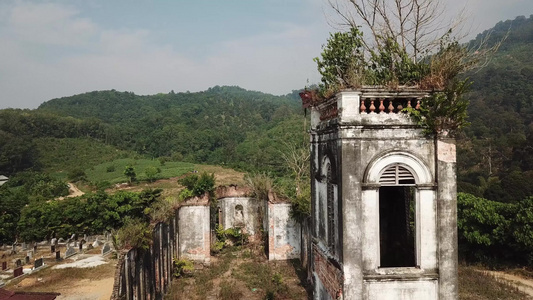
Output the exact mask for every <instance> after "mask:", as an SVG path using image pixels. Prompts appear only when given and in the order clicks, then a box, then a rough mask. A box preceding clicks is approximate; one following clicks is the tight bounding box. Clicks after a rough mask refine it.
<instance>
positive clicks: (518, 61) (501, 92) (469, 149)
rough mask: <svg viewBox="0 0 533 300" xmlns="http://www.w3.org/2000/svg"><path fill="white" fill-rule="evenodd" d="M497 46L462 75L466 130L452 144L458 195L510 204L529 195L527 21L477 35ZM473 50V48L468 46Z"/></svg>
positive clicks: (531, 73)
mask: <svg viewBox="0 0 533 300" xmlns="http://www.w3.org/2000/svg"><path fill="white" fill-rule="evenodd" d="M488 34H490V38H489V39H488V42H489V44H488V45H489V46H492V45H494V44H495V43H497V42H498V41H502V40H503V42H502V43H501V46H500V48H499V50H498V52H497V53H496V54H495V55H494V56H493V57H492V59H491V60H490V61H489V62H488V64H487V66H486V67H484V68H482V69H481V70H479V71H477V72H474V73H472V74H468V76H469V77H470V79H471V80H472V81H473V85H472V92H471V93H470V96H469V98H470V107H469V111H468V112H469V121H470V123H471V126H470V127H467V128H466V129H465V132H464V135H463V136H462V137H461V138H460V139H459V140H458V144H459V151H458V168H459V178H458V179H459V181H460V185H459V187H460V190H461V191H464V192H468V193H472V194H474V195H477V196H482V197H485V198H488V199H491V200H496V201H504V202H516V201H520V200H522V199H524V198H525V197H526V196H529V195H533V187H532V186H531V185H530V184H524V183H525V182H528V181H530V180H531V178H533V155H532V154H533V56H532V55H531V53H533V17H529V18H525V17H518V18H516V19H515V20H512V21H510V20H509V21H505V22H499V23H498V24H497V25H496V26H495V27H494V28H493V29H492V30H489V31H486V32H484V33H482V34H480V35H479V36H478V37H477V39H476V42H478V43H479V41H480V40H482V39H483V38H484V37H486V36H487V35H488ZM473 44H475V42H473Z"/></svg>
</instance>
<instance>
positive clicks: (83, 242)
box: [79, 240, 85, 252]
mask: <svg viewBox="0 0 533 300" xmlns="http://www.w3.org/2000/svg"><path fill="white" fill-rule="evenodd" d="M83 244H85V240H81V241H80V249H79V250H80V252H81V251H82V250H83Z"/></svg>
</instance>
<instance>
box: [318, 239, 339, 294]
mask: <svg viewBox="0 0 533 300" xmlns="http://www.w3.org/2000/svg"><path fill="white" fill-rule="evenodd" d="M313 259H314V267H315V272H316V274H317V276H318V278H319V279H320V281H321V282H322V284H323V285H324V287H325V288H326V290H327V291H328V293H329V295H330V296H331V298H332V299H337V292H338V291H341V290H342V283H343V282H344V275H343V273H342V271H341V270H340V269H339V268H337V267H336V266H335V265H334V264H333V263H332V262H331V261H330V260H329V259H328V257H326V256H325V255H324V254H323V253H322V251H320V250H319V249H318V248H317V246H316V245H313Z"/></svg>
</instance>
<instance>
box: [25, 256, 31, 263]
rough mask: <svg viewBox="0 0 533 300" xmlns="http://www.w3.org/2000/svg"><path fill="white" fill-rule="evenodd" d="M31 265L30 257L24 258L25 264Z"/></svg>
mask: <svg viewBox="0 0 533 300" xmlns="http://www.w3.org/2000/svg"><path fill="white" fill-rule="evenodd" d="M29 263H30V257H29V256H26V257H25V258H24V264H26V265H27V264H29Z"/></svg>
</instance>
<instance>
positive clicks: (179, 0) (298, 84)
mask: <svg viewBox="0 0 533 300" xmlns="http://www.w3.org/2000/svg"><path fill="white" fill-rule="evenodd" d="M464 3H465V2H464V1H460V0H448V1H446V4H447V6H448V7H451V8H450V9H448V10H446V11H445V12H443V13H445V14H450V15H452V14H453V13H454V10H457V8H458V7H462V6H464V5H465V4H464ZM467 6H468V10H469V11H470V20H471V22H472V24H473V25H472V26H473V27H472V29H471V30H470V31H471V32H473V34H474V35H475V34H476V33H478V32H480V31H482V30H484V29H487V28H490V27H492V26H493V25H494V24H495V23H497V22H498V21H500V20H506V19H513V18H514V17H516V16H518V15H525V16H529V15H530V14H533V1H531V0H507V1H503V0H484V1H482V0H471V1H469V2H467ZM330 15H331V11H330V10H329V9H328V5H327V2H326V0H263V1H261V0H247V1H246V0H225V1H222V0H211V1H206V0H194V1H193V0H191V1H185V0H174V1H170V0H165V1H163V0H151V1H149V0H69V1H67V0H48V1H44V0H43V1H36V0H1V1H0V108H6V107H16V108H35V107H37V106H38V105H39V104H40V103H42V102H44V101H47V100H49V99H52V98H57V97H63V96H70V95H73V94H77V93H83V92H88V91H93V90H104V89H116V90H119V91H132V92H134V93H136V94H155V93H167V92H169V91H170V90H174V91H176V92H184V91H187V90H188V91H201V90H205V89H207V88H209V87H211V86H214V85H238V86H241V87H243V88H246V89H250V90H258V91H262V92H267V93H273V94H278V95H279V94H286V93H289V92H291V90H293V89H299V88H302V87H304V86H305V85H306V83H307V81H308V80H309V82H310V83H316V82H318V81H319V75H318V72H317V71H316V65H315V63H314V62H313V57H316V56H318V55H319V54H320V52H321V45H322V44H324V43H325V42H326V39H327V37H328V33H329V31H334V30H335V29H333V28H331V27H330V25H328V22H327V20H326V19H327V18H328V17H327V16H330Z"/></svg>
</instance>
